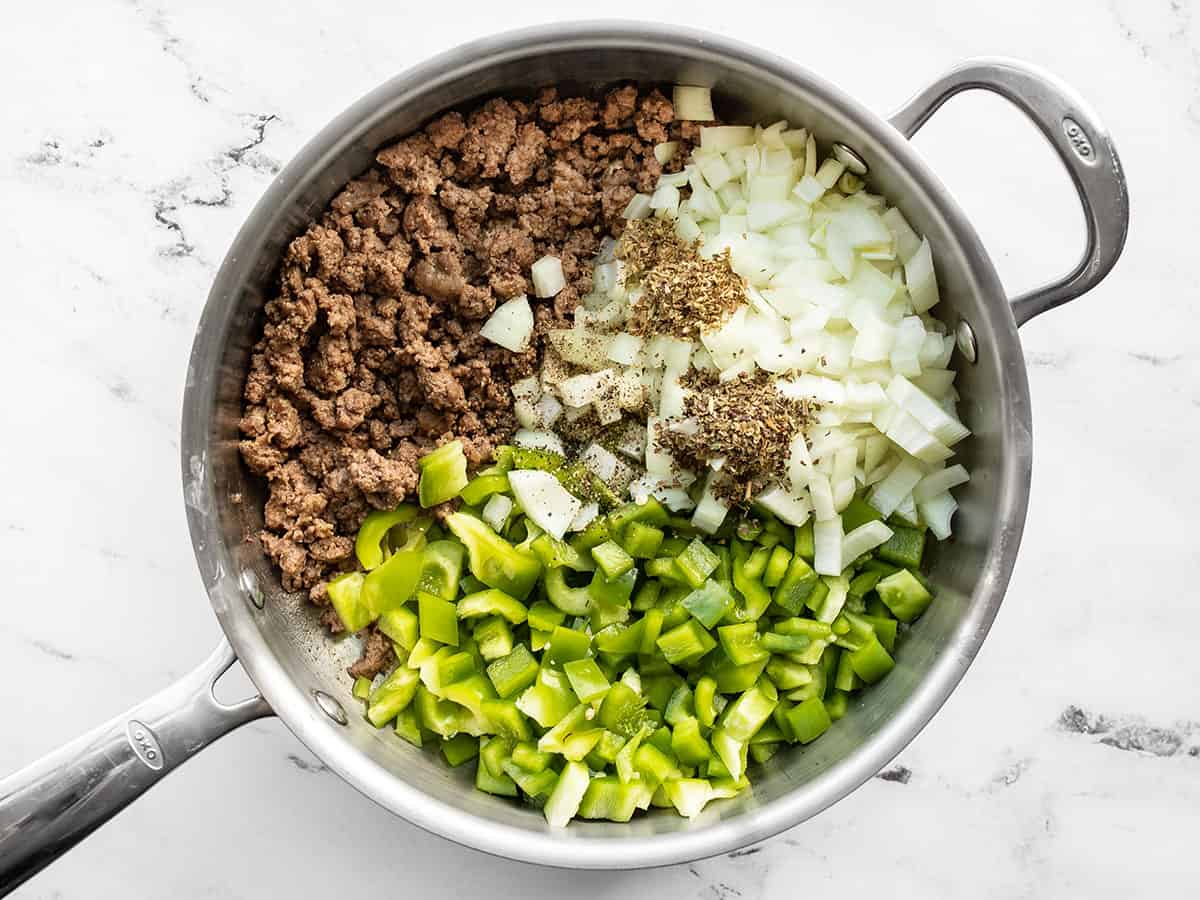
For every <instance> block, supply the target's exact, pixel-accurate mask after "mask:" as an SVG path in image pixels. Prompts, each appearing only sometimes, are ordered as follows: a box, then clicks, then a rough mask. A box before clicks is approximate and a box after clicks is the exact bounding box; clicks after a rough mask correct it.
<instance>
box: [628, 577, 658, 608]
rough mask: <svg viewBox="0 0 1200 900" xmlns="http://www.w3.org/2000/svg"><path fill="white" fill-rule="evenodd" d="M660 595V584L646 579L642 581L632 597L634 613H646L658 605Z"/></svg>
mask: <svg viewBox="0 0 1200 900" xmlns="http://www.w3.org/2000/svg"><path fill="white" fill-rule="evenodd" d="M661 593H662V584H661V583H660V582H658V581H653V580H649V579H647V580H646V581H643V582H642V583H641V585H640V586H639V587H638V589H637V593H635V594H634V596H633V608H634V610H635V611H636V612H648V611H649V610H651V609H653V608H654V607H656V606H657V605H658V597H659V595H660V594H661Z"/></svg>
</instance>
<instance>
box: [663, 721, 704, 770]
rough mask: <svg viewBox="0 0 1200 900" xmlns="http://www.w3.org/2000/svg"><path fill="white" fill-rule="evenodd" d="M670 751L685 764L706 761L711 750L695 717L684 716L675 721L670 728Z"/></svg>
mask: <svg viewBox="0 0 1200 900" xmlns="http://www.w3.org/2000/svg"><path fill="white" fill-rule="evenodd" d="M671 752H672V753H674V754H675V757H676V758H677V759H678V760H679V761H680V762H681V763H683V764H684V765H685V766H698V765H700V764H701V763H705V762H708V759H709V757H710V756H712V751H711V750H710V749H709V747H708V742H707V741H706V740H704V737H703V736H702V735H701V734H700V723H699V722H698V721H697V720H696V719H695V718H693V717H691V716H685V717H683V718H681V719H680V720H679V721H678V722H676V723H675V727H674V728H673V729H672V730H671Z"/></svg>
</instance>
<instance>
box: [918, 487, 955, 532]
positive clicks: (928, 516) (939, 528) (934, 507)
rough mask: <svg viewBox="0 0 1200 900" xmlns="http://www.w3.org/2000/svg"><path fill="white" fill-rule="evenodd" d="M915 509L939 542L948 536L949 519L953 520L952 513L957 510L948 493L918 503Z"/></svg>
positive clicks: (952, 498)
mask: <svg viewBox="0 0 1200 900" xmlns="http://www.w3.org/2000/svg"><path fill="white" fill-rule="evenodd" d="M917 509H918V510H920V512H921V518H922V519H924V520H925V524H926V525H928V526H929V530H930V531H932V532H933V535H934V537H936V538H937V539H938V540H939V541H944V540H945V539H946V538H948V537H949V536H950V519H951V518H953V516H954V511H955V510H956V509H958V503H957V502H956V501H955V499H954V497H953V496H952V495H951V494H950V492H949V491H947V492H946V493H944V494H937V495H936V496H933V497H930V498H929V499H927V500H922V501H920V502H919V503H918V504H917Z"/></svg>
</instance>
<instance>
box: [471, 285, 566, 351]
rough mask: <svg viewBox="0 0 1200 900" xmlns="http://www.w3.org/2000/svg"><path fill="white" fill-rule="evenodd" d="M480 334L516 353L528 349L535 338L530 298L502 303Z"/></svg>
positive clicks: (517, 298)
mask: <svg viewBox="0 0 1200 900" xmlns="http://www.w3.org/2000/svg"><path fill="white" fill-rule="evenodd" d="M534 265H535V266H536V265H537V263H534ZM556 293H557V292H556ZM539 296H541V295H539ZM479 334H480V336H481V337H484V338H486V339H487V340H489V341H491V342H492V343H493V344H497V345H499V346H501V347H503V348H504V349H505V350H511V351H513V352H514V353H520V352H521V351H523V350H525V349H526V348H528V347H529V339H530V338H531V337H532V336H533V309H532V308H531V307H530V306H529V298H527V297H526V296H525V295H524V294H521V295H520V296H519V297H513V298H512V299H511V300H507V301H505V302H504V303H501V304H500V305H499V306H497V307H496V310H495V312H493V313H492V314H491V315H490V316H489V317H488V320H487V321H486V322H484V323H483V327H482V328H480V329H479Z"/></svg>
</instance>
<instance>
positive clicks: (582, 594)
mask: <svg viewBox="0 0 1200 900" xmlns="http://www.w3.org/2000/svg"><path fill="white" fill-rule="evenodd" d="M545 586H546V597H547V598H548V599H549V600H550V602H551V603H552V604H553V605H554V606H556V607H557V608H558V609H559V610H561V611H562V612H563V613H566V614H568V615H572V616H584V615H587V613H588V610H589V609H591V605H592V594H591V591H590V590H589V589H588V588H587V587H577V588H576V587H571V586H569V585H568V584H567V577H566V575H565V574H564V572H563V570H562V569H561V568H558V569H547V570H546V577H545ZM536 605H537V604H535V606H536ZM560 621H561V620H560Z"/></svg>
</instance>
